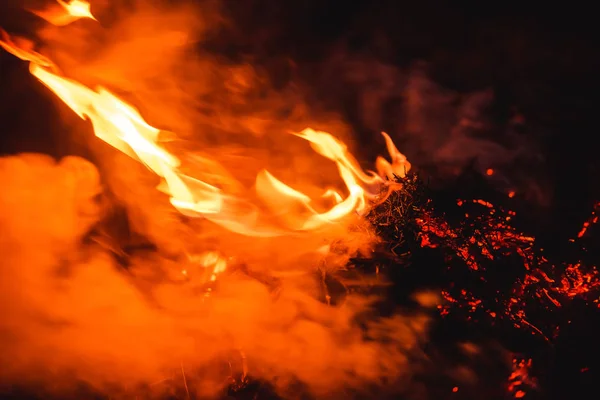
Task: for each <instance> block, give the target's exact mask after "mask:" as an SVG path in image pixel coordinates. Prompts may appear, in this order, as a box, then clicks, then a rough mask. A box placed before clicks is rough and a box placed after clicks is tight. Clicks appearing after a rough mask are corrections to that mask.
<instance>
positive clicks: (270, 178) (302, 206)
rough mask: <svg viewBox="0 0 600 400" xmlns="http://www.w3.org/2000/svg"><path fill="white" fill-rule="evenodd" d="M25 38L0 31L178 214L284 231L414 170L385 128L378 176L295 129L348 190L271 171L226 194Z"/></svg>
mask: <svg viewBox="0 0 600 400" xmlns="http://www.w3.org/2000/svg"><path fill="white" fill-rule="evenodd" d="M59 4H60V5H61V6H62V7H63V8H64V9H65V10H66V11H67V12H68V15H70V16H71V17H77V18H83V17H87V18H92V19H94V17H93V16H92V14H91V13H90V12H89V4H88V3H86V2H83V1H79V0H74V1H71V2H70V3H64V2H61V1H59ZM21 42H23V40H21V41H17V40H11V38H10V36H9V35H8V34H7V33H6V32H4V31H2V40H0V46H2V47H3V48H4V49H5V50H7V51H8V52H10V53H12V54H13V55H15V56H16V57H18V58H20V59H22V60H25V61H29V62H30V65H29V70H30V72H31V74H32V75H33V76H35V77H36V78H37V79H38V80H39V81H40V82H42V83H43V84H44V85H45V86H46V87H48V88H49V89H50V90H51V91H52V92H53V93H54V94H55V95H56V96H58V97H59V98H60V99H61V100H62V101H63V102H64V103H65V104H66V105H67V106H68V107H69V108H70V109H71V110H73V112H75V113H76V114H77V115H78V116H79V117H80V118H82V119H84V120H89V121H90V122H91V124H92V126H93V129H94V134H95V135H96V137H98V138H99V139H101V140H103V141H105V142H106V143H108V144H110V145H111V146H113V147H114V148H116V149H118V150H119V151H121V152H123V153H125V154H127V155H128V156H130V157H131V158H133V159H135V160H137V161H139V162H141V163H143V164H144V165H145V166H146V167H147V168H148V169H149V170H150V171H152V172H153V173H154V174H155V175H157V176H158V177H160V178H161V180H162V182H161V184H160V185H159V187H158V189H159V190H160V191H162V192H164V193H165V194H167V195H168V196H169V198H170V202H171V204H172V205H173V206H174V207H175V208H176V209H177V210H178V211H179V212H181V213H182V214H185V215H187V216H191V217H203V218H206V219H208V220H211V221H213V222H215V223H217V224H219V225H221V226H223V227H225V228H226V229H229V230H231V231H233V232H236V233H239V234H243V235H248V236H263V237H269V236H279V235H283V234H289V233H293V232H302V231H310V230H316V229H319V228H321V227H324V226H326V225H328V224H331V223H336V222H339V221H340V220H341V219H343V218H345V217H346V216H347V215H349V214H351V213H353V212H356V213H358V214H364V213H365V212H366V211H368V210H369V208H370V207H369V206H370V205H371V204H373V203H374V202H375V201H377V200H378V199H379V200H381V199H382V198H385V197H386V195H385V189H387V193H389V192H390V191H391V190H393V189H394V188H397V184H396V183H394V179H395V177H404V176H405V175H406V172H407V171H408V170H409V169H410V163H409V162H408V161H407V159H406V157H405V156H404V155H403V154H402V153H400V152H399V151H398V149H397V148H396V146H395V145H394V143H393V142H392V139H391V138H390V137H389V136H388V135H387V134H386V133H382V134H383V136H384V138H385V142H386V145H387V149H388V152H389V154H390V156H391V163H390V162H388V161H387V160H385V159H384V158H382V157H379V158H378V159H377V162H376V169H377V170H378V173H379V174H377V173H375V172H371V171H369V172H365V171H363V170H362V169H361V167H360V165H359V163H358V162H357V160H356V159H355V158H354V157H353V156H352V154H351V153H350V152H349V151H348V149H347V147H346V145H345V144H344V143H343V142H341V141H340V140H338V139H336V138H334V137H333V136H332V135H331V134H329V133H327V132H322V131H316V130H313V129H310V128H307V129H304V130H303V131H301V132H297V133H292V134H293V135H295V136H297V137H299V138H302V139H304V140H306V141H308V142H309V143H310V146H311V147H312V148H313V150H314V151H315V152H316V153H317V154H319V155H321V156H323V157H325V158H326V159H329V160H330V161H332V162H334V163H335V164H336V166H337V169H338V172H339V176H340V178H341V180H342V181H343V183H344V185H345V189H346V191H347V195H343V194H342V193H341V192H339V191H336V190H334V189H331V188H327V189H326V190H324V191H323V194H322V195H321V196H320V197H319V198H317V199H312V198H310V197H309V196H308V195H306V194H304V193H302V192H300V191H298V190H296V189H294V188H292V187H290V186H288V185H287V184H286V183H284V182H282V181H280V180H279V179H277V178H276V177H275V176H274V175H273V174H271V173H270V172H269V171H267V170H263V171H261V172H259V173H258V175H257V176H256V181H255V196H242V195H236V196H234V195H232V194H229V193H224V192H223V190H222V189H221V188H219V187H216V186H213V185H211V184H209V183H207V182H204V181H202V180H199V179H197V178H196V177H194V176H191V175H188V174H186V173H183V172H182V161H181V159H180V157H179V156H178V155H175V154H173V153H171V152H170V151H169V150H167V149H166V148H165V147H163V146H162V145H161V143H160V141H159V136H160V135H161V132H162V131H161V130H160V129H158V128H155V127H153V126H151V125H149V124H148V123H147V122H146V121H145V120H144V118H143V117H142V116H141V115H140V113H139V112H138V110H136V109H135V108H134V107H132V106H131V105H129V104H127V103H126V102H124V101H123V100H122V99H120V98H118V97H117V96H115V95H114V94H113V93H111V92H110V91H109V90H107V89H105V88H103V87H97V88H95V89H91V88H89V87H87V86H85V85H84V84H82V83H79V82H77V81H74V80H72V79H69V78H67V77H65V76H63V75H62V74H61V72H60V71H59V69H58V68H57V67H56V66H55V65H54V63H52V62H51V61H50V60H49V59H47V58H46V57H44V56H43V55H41V54H39V53H37V52H35V51H34V50H33V45H32V44H30V43H29V42H28V44H26V45H24V44H21ZM181 156H182V157H185V156H186V154H182V155H181ZM227 179H229V180H231V179H233V178H230V177H227ZM382 193H384V195H383V196H381V194H382ZM256 200H258V201H259V203H258V204H256ZM325 200H329V201H330V203H334V204H333V205H332V206H330V207H329V208H326V207H323V206H322V203H323V202H324V201H325ZM265 210H267V211H268V212H265Z"/></svg>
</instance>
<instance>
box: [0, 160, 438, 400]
mask: <svg viewBox="0 0 600 400" xmlns="http://www.w3.org/2000/svg"><path fill="white" fill-rule="evenodd" d="M0 183H1V184H2V187H3V191H2V195H1V196H0V209H1V210H2V212H1V214H0V223H1V225H2V227H3V229H4V232H5V234H4V235H3V236H2V239H1V242H0V243H1V244H0V251H1V252H2V262H1V263H0V266H1V273H2V275H3V279H2V290H1V291H0V293H2V294H1V296H2V297H1V301H0V304H2V306H1V307H2V319H1V320H0V335H1V336H2V341H1V343H2V349H1V350H2V351H1V352H0V353H1V354H2V355H1V356H0V357H1V362H2V364H3V365H4V366H5V368H3V369H2V373H1V375H0V378H1V379H2V381H3V382H12V383H13V384H15V383H21V384H44V385H45V386H47V387H53V388H54V389H56V390H59V389H64V388H65V387H67V386H68V385H72V382H73V381H71V380H65V379H64V378H65V377H68V378H69V379H78V380H82V381H84V382H87V383H89V384H92V385H93V386H94V387H95V388H97V389H103V390H106V389H107V388H108V387H111V386H110V385H113V386H112V387H120V388H121V389H123V388H130V389H131V388H135V387H137V385H138V384H141V383H146V384H148V383H152V382H155V381H160V380H161V379H165V377H170V376H171V375H172V371H173V370H178V369H179V368H180V366H183V367H184V368H185V371H187V372H186V373H187V374H188V379H195V377H196V375H197V374H198V373H199V371H200V370H201V369H203V371H204V372H203V374H202V376H201V377H200V379H199V382H201V383H202V385H197V386H195V387H194V390H196V391H199V392H201V393H198V394H199V395H209V394H215V392H217V391H218V390H220V389H221V388H222V386H223V382H224V381H223V379H225V378H226V375H225V376H218V372H219V369H218V368H216V367H215V366H214V365H215V360H218V359H219V357H221V358H223V357H224V355H228V354H229V355H230V354H231V353H233V354H236V352H237V351H243V354H244V355H245V357H246V358H247V360H248V366H247V368H248V369H249V372H250V373H251V374H252V375H253V376H255V377H259V378H264V379H266V380H268V381H271V382H273V383H274V384H276V385H277V386H279V388H280V390H282V391H285V389H286V388H288V384H290V383H291V382H293V381H300V382H302V383H303V384H305V385H307V386H308V387H309V388H310V391H311V392H313V393H321V394H323V393H335V392H337V391H338V390H340V389H349V388H364V387H365V385H366V384H376V383H380V382H381V380H382V379H384V378H388V379H391V380H394V379H397V377H401V376H402V377H407V376H408V374H409V373H410V372H411V371H413V370H414V367H412V366H410V365H409V363H408V355H409V354H411V353H413V352H414V351H416V349H417V348H418V342H419V338H420V337H421V336H422V335H423V334H424V332H425V329H426V325H427V318H426V317H425V316H424V315H422V316H414V317H410V318H408V317H400V316H395V317H391V318H388V319H383V320H379V321H377V322H373V321H371V322H366V324H367V326H368V328H366V329H364V328H361V327H360V326H359V324H358V320H357V317H358V316H359V313H361V312H365V311H367V310H368V309H369V301H368V299H367V298H363V299H362V300H361V298H360V297H356V298H348V299H347V301H346V302H345V303H344V304H343V305H341V306H337V307H331V306H327V305H326V304H324V303H322V302H319V301H318V300H316V298H317V296H316V294H317V290H318V285H317V283H318V281H317V280H316V279H313V277H312V275H311V274H309V273H307V269H306V266H304V267H303V268H302V269H301V272H302V271H303V272H304V273H303V274H296V276H295V277H287V278H285V277H284V278H282V279H281V281H280V282H279V287H278V291H277V292H276V293H275V292H274V291H273V290H272V289H273V287H269V285H267V284H265V283H264V282H261V281H260V280H258V279H256V277H251V276H250V275H249V274H244V273H242V272H240V271H238V272H235V271H234V272H233V273H231V274H229V275H227V276H224V277H223V278H222V282H220V285H219V287H218V288H217V289H216V290H215V291H214V293H213V294H212V295H211V296H210V297H205V296H203V293H198V291H197V289H198V287H195V286H194V282H193V281H191V283H190V282H187V283H183V284H182V283H181V282H179V283H177V282H175V281H173V280H169V279H168V278H163V279H159V280H158V281H156V280H155V281H154V282H152V281H151V280H150V279H148V278H147V277H144V275H143V274H144V273H146V274H152V273H153V271H154V273H156V271H157V270H163V271H165V270H169V269H171V271H172V267H173V265H174V264H177V266H176V267H178V268H184V267H189V268H190V271H189V274H190V275H191V276H192V277H193V276H194V271H193V270H192V269H191V268H192V266H190V265H189V264H188V265H187V266H186V265H182V261H179V262H178V263H174V262H173V261H172V260H168V259H167V258H166V257H165V256H164V254H161V252H159V251H149V252H146V253H141V254H132V255H131V258H130V260H129V262H130V263H129V267H128V269H123V268H122V266H119V265H118V264H117V262H116V261H115V259H114V258H113V257H111V255H110V252H109V251H107V249H106V248H105V247H103V246H100V245H98V242H95V241H90V240H87V239H89V236H90V234H93V233H92V232H93V230H94V227H95V226H97V224H98V223H99V221H101V220H102V218H103V216H104V215H106V210H105V205H106V203H105V201H103V200H102V197H103V194H102V185H101V183H100V180H99V175H98V172H97V170H96V169H95V167H94V166H93V165H92V164H91V163H89V162H88V161H86V160H84V159H81V158H78V157H67V158H65V159H63V160H61V161H60V162H58V163H56V162H55V161H54V160H52V159H50V158H49V157H46V156H41V155H33V154H27V155H19V156H15V157H7V158H3V159H0ZM259 257H261V256H260V255H255V257H254V260H253V261H258V258H259ZM261 258H262V259H261V261H262V262H263V263H267V262H268V258H267V255H266V254H263V255H262V257H261ZM275 262H276V261H275ZM169 265H171V267H169ZM252 265H253V264H250V266H252ZM232 268H233V267H232ZM196 277H198V276H197V275H196ZM363 323H365V322H364V321H363ZM211 371H212V373H211ZM213 375H214V376H213ZM274 377H277V381H276V382H274V381H273V379H274ZM211 379H213V380H211ZM219 379H220V380H219ZM51 383H52V385H51ZM61 384H64V385H65V387H61ZM115 385H118V386H115Z"/></svg>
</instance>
